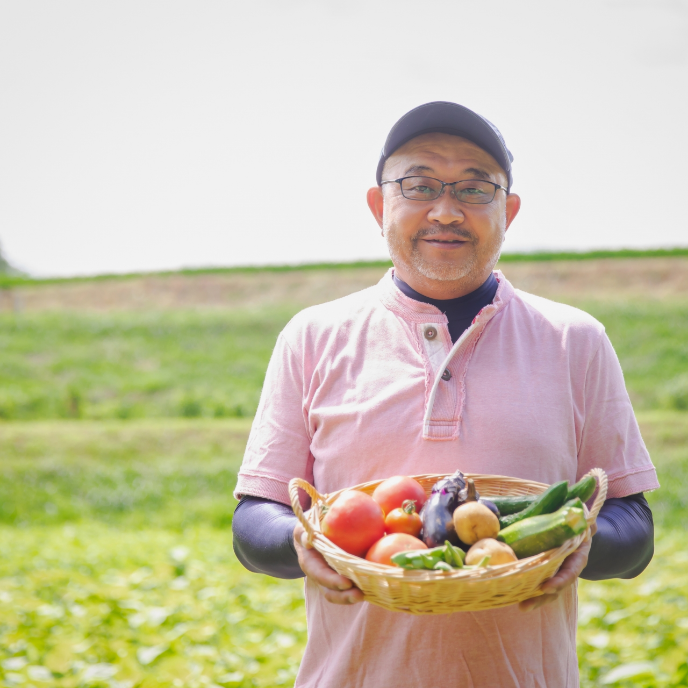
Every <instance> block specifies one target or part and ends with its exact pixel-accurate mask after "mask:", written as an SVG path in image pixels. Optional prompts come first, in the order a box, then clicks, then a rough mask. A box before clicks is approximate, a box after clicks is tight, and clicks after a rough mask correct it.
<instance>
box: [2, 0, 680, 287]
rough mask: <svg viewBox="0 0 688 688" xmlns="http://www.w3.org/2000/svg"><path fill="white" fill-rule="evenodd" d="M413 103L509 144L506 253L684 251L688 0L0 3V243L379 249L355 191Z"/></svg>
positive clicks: (213, 257)
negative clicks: (496, 131) (513, 213)
mask: <svg viewBox="0 0 688 688" xmlns="http://www.w3.org/2000/svg"><path fill="white" fill-rule="evenodd" d="M429 100H453V101H455V102H459V103H462V104H464V105H467V106H469V107H471V108H473V109H475V110H476V111H478V112H480V113H481V114H484V115H485V116H486V117H488V119H490V120H491V121H493V122H494V123H495V124H496V125H497V126H498V127H499V128H500V129H501V131H502V133H503V134H504V136H505V138H506V141H507V145H508V146H509V148H510V149H511V151H512V152H513V153H514V156H515V162H514V177H515V185H514V190H515V191H517V192H518V193H519V194H521V196H522V198H523V209H522V211H521V214H520V216H519V217H518V218H517V220H516V221H515V222H514V224H513V225H512V228H511V229H510V231H509V234H508V235H507V237H508V238H507V243H506V250H508V251H523V250H534V249H569V248H573V249H587V248H593V247H609V248H612V247H621V246H628V247H649V246H676V245H683V246H685V245H688V221H687V220H686V211H685V207H686V201H685V199H686V190H685V176H686V175H685V164H686V160H687V159H688V133H687V132H688V126H687V123H688V0H594V1H588V0H577V1H575V2H574V1H573V0H567V2H560V1H559V0H542V1H535V0H520V1H519V2H514V1H513V0H492V1H491V2H489V3H488V2H480V3H477V2H475V1H474V0H470V1H468V2H467V1H464V0H452V1H449V0H434V1H433V2H418V0H395V1H394V2H392V1H391V0H384V1H382V0H365V1H363V0H347V1H346V2H332V1H330V0H320V1H319V2H316V1H315V0H310V1H309V0H291V1H290V2H284V1H283V0H252V1H251V2H238V1H236V0H233V1H229V0H225V1H224V2H217V1H212V0H204V1H203V2H178V1H174V0H165V1H162V0H161V1H152V0H117V2H105V1H103V0H100V1H98V0H95V1H94V0H83V1H80V2H77V1H67V0H60V2H55V1H54V0H52V1H48V0H43V1H36V0H21V1H19V0H0V241H2V244H3V247H4V250H5V253H6V254H7V256H8V257H9V259H10V260H11V261H13V262H14V263H15V264H16V265H18V266H19V267H21V268H23V269H26V270H28V271H29V272H30V273H32V274H35V275H70V274H87V273H99V272H120V271H134V270H157V269H168V268H170V269H171V268H177V267H181V266H210V265H239V264H264V263H293V262H313V261H346V260H353V259H369V258H383V257H386V256H387V252H386V247H385V244H384V242H383V240H382V239H381V237H380V235H379V231H378V229H377V225H376V224H375V222H374V220H373V219H372V216H370V215H369V211H368V208H367V206H366V203H365V192H366V190H367V188H368V187H369V186H371V185H372V184H373V183H374V172H375V166H376V162H377V157H378V154H379V150H380V148H381V146H382V143H383V141H384V139H385V137H386V134H387V131H388V130H389V128H390V127H391V125H392V124H393V123H394V122H395V121H396V120H397V119H398V118H399V117H400V116H401V115H402V114H404V112H406V111H407V110H409V109H411V108H412V107H415V106H416V105H419V104H421V103H423V102H427V101H429ZM645 195H646V197H645Z"/></svg>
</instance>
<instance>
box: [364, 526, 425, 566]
mask: <svg viewBox="0 0 688 688" xmlns="http://www.w3.org/2000/svg"><path fill="white" fill-rule="evenodd" d="M413 549H427V546H426V544H425V543H424V542H423V541H422V540H419V539H418V538H415V537H413V535H408V534H407V533H392V534H391V535H385V537H383V538H382V540H378V541H377V542H376V543H375V544H374V545H373V546H372V547H371V548H370V549H369V550H368V554H366V559H367V560H368V561H372V562H374V563H376V564H387V566H395V564H393V563H392V555H393V554H396V553H397V552H408V551H409V550H413Z"/></svg>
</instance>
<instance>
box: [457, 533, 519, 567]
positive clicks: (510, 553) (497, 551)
mask: <svg viewBox="0 0 688 688" xmlns="http://www.w3.org/2000/svg"><path fill="white" fill-rule="evenodd" d="M483 557H490V564H489V565H490V566H499V565H500V564H510V563H511V562H512V561H518V557H517V556H516V555H515V554H514V550H513V549H511V547H509V545H507V544H506V543H505V542H499V540H493V539H492V538H484V539H483V540H478V542H476V543H475V544H474V545H473V547H471V548H470V549H469V550H468V552H466V563H467V564H469V565H473V564H479V563H480V561H481V560H482V558H483Z"/></svg>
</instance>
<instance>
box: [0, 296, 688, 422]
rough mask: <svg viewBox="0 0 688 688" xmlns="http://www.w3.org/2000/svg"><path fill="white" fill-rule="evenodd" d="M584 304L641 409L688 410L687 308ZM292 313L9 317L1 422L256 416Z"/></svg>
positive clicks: (3, 327) (3, 319) (0, 338)
mask: <svg viewBox="0 0 688 688" xmlns="http://www.w3.org/2000/svg"><path fill="white" fill-rule="evenodd" d="M574 305H579V306H581V307H583V308H584V309H585V310H587V311H589V312H590V313H591V314H592V315H594V316H595V317H597V318H598V319H599V320H600V321H602V322H603V323H604V325H605V326H606V328H607V332H608V333H609V336H610V338H611V340H612V342H613V344H614V346H615V347H616V350H617V353H618V355H619V358H620V360H621V363H622V366H623V369H624V372H625V375H626V382H627V385H628V389H629V392H630V394H631V398H632V400H633V402H634V404H635V407H636V408H637V409H640V410H645V409H653V408H676V409H686V408H688V374H687V373H686V371H688V302H686V301H675V302H658V303H652V304H649V303H642V302H641V303H617V304H610V303H608V302H607V303H604V302H593V303H580V304H578V303H576V304H574ZM293 314H294V310H293V309H290V308H288V307H286V306H285V307H282V308H280V309H273V310H271V311H265V310H256V311H250V312H247V311H241V310H227V311H218V310H199V311H179V312H177V311H173V312H159V313H105V314H75V313H59V314H58V313H26V314H24V315H21V316H18V317H17V316H14V315H10V314H3V315H0V419H6V420H16V419H19V420H39V419H46V418H54V419H58V418H81V419H107V418H112V419H116V418H118V419H124V418H161V417H168V418H169V417H215V418H223V417H244V416H245V417H252V416H253V414H254V413H255V409H256V406H257V404H258V399H259V396H260V389H261V386H262V383H263V377H264V374H265V368H266V367H267V362H268V360H269V357H270V353H271V351H272V348H273V346H274V343H275V341H276V339H277V335H278V334H279V332H280V330H281V329H282V327H283V326H284V325H285V324H286V322H287V321H288V320H289V318H290V317H291V316H292V315H293Z"/></svg>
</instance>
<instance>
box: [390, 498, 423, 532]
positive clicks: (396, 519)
mask: <svg viewBox="0 0 688 688" xmlns="http://www.w3.org/2000/svg"><path fill="white" fill-rule="evenodd" d="M385 530H386V531H387V532H388V533H408V534H409V535H413V536H414V537H418V536H419V535H420V531H421V530H423V521H421V520H420V516H419V515H418V513H417V512H416V507H415V503H414V500H413V499H407V500H406V501H405V502H404V503H403V504H402V506H401V507H400V508H399V509H392V510H391V511H390V512H389V513H388V514H387V516H385Z"/></svg>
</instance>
